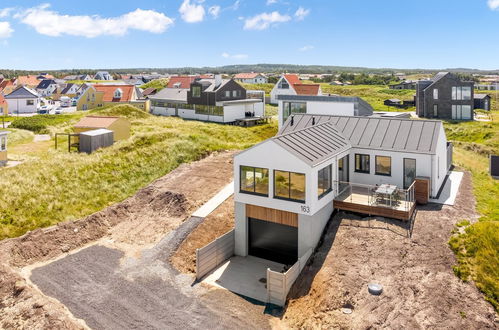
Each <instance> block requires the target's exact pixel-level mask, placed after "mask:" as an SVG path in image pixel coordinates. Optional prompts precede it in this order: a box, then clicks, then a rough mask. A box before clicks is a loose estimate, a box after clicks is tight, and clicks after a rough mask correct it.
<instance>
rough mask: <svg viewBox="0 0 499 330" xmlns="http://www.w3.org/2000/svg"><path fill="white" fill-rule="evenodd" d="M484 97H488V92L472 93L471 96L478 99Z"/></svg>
mask: <svg viewBox="0 0 499 330" xmlns="http://www.w3.org/2000/svg"><path fill="white" fill-rule="evenodd" d="M486 97H490V96H489V94H478V93H475V94H473V98H475V99H478V100H481V99H484V98H486Z"/></svg>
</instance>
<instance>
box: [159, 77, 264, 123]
mask: <svg viewBox="0 0 499 330" xmlns="http://www.w3.org/2000/svg"><path fill="white" fill-rule="evenodd" d="M248 92H249V91H246V89H245V88H243V87H242V86H241V85H239V84H238V83H236V82H235V81H234V80H232V79H231V80H228V79H221V78H219V77H217V78H216V79H199V78H198V79H196V80H193V81H192V83H191V84H190V88H189V89H185V88H164V89H162V90H161V91H159V92H157V93H156V94H154V95H151V96H150V97H149V99H150V100H151V113H153V114H155V115H160V116H177V117H181V118H185V119H194V120H201V121H211V122H217V123H233V122H236V121H238V120H242V119H248V118H253V119H254V118H263V117H264V113H265V112H264V111H265V104H264V102H263V97H264V95H263V94H262V96H261V97H260V98H254V97H252V94H251V93H248Z"/></svg>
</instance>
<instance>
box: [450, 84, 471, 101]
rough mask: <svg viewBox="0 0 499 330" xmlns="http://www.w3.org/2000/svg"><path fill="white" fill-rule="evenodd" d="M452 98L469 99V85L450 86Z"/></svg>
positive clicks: (458, 99)
mask: <svg viewBox="0 0 499 330" xmlns="http://www.w3.org/2000/svg"><path fill="white" fill-rule="evenodd" d="M452 100H457V101H461V100H471V87H470V86H454V87H452Z"/></svg>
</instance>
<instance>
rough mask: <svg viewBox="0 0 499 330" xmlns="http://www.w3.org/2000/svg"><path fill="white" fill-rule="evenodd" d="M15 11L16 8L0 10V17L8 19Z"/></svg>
mask: <svg viewBox="0 0 499 330" xmlns="http://www.w3.org/2000/svg"><path fill="white" fill-rule="evenodd" d="M13 10H14V8H3V9H0V17H7V16H9V15H10V13H11V12H12V11H13Z"/></svg>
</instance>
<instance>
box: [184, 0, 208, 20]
mask: <svg viewBox="0 0 499 330" xmlns="http://www.w3.org/2000/svg"><path fill="white" fill-rule="evenodd" d="M202 2H204V1H203V0H201V1H197V2H196V1H195V0H194V2H193V3H191V0H184V2H182V5H180V8H179V9H178V11H179V13H180V15H181V16H182V19H183V20H184V21H185V22H187V23H197V22H202V21H203V19H204V14H205V11H204V7H203V5H202V4H201V3H202Z"/></svg>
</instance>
